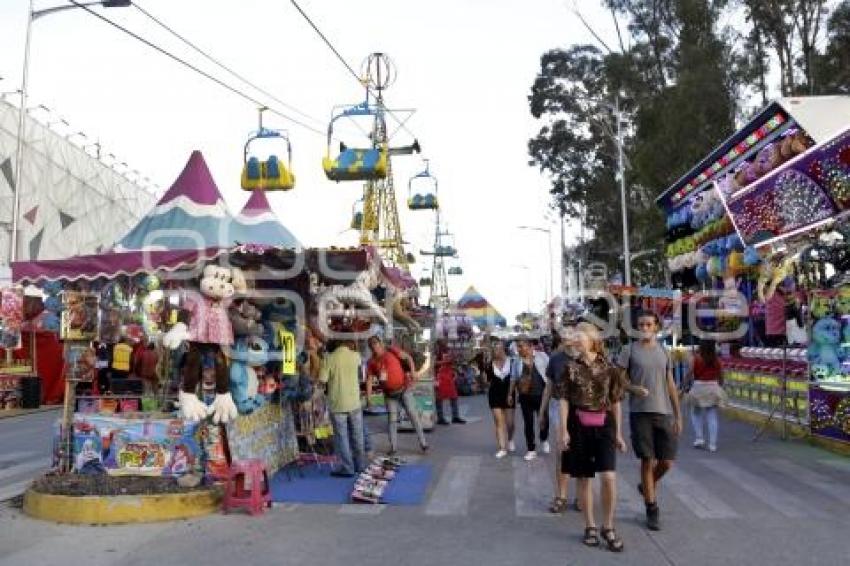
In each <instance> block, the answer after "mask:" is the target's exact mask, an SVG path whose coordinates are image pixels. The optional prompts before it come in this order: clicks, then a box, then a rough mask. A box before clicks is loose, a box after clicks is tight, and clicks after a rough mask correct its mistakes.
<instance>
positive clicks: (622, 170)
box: [614, 95, 632, 287]
mask: <svg viewBox="0 0 850 566" xmlns="http://www.w3.org/2000/svg"><path fill="white" fill-rule="evenodd" d="M614 119H615V120H617V169H618V171H617V174H618V175H619V177H620V208H621V210H622V213H623V259H624V260H625V269H626V273H625V277H624V282H625V284H626V287H631V286H632V257H631V253H630V251H629V215H628V211H627V209H628V207H627V206H626V167H625V164H624V163H623V117H622V115H621V114H620V97H619V95H618V96H616V97H614Z"/></svg>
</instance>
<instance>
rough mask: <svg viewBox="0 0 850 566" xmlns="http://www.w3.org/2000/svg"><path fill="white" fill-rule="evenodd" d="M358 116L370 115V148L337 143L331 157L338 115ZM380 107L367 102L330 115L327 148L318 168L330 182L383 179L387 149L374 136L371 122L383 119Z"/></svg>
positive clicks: (385, 169)
mask: <svg viewBox="0 0 850 566" xmlns="http://www.w3.org/2000/svg"><path fill="white" fill-rule="evenodd" d="M358 116H372V117H373V128H372V132H370V133H369V134H368V136H369V138H370V139H371V147H361V148H354V147H348V146H347V145H346V144H345V143H344V142H339V153H338V154H337V155H336V156H332V150H333V141H334V126H335V124H336V123H337V120H339V119H340V118H355V117H358ZM383 119H384V118H383V114H382V110H381V109H380V108H379V107H378V106H374V105H370V104H369V102H368V101H366V102H363V103H361V104H357V105H355V106H350V107H347V108H344V109H342V110H341V111H337V110H336V109H335V111H334V115H333V116H332V117H331V121H330V124H328V151H327V154H326V155H325V157H324V158H323V159H322V168H323V169H324V170H325V175H327V177H328V179H330V180H331V181H337V182H339V181H375V180H378V179H385V178H386V176H387V164H388V154H389V152H388V150H387V144H386V142H383V141H377V140H376V139H375V134H374V132H375V131H376V129H377V128H375V127H374V122H377V121H379V120H383Z"/></svg>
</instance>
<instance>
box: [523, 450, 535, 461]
mask: <svg viewBox="0 0 850 566" xmlns="http://www.w3.org/2000/svg"><path fill="white" fill-rule="evenodd" d="M523 458H524V459H525V461H526V462H531V461H532V460H534V459H535V458H537V452H536V451H534V450H529V451H528V452H526V453H525V456H523Z"/></svg>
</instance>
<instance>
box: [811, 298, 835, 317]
mask: <svg viewBox="0 0 850 566" xmlns="http://www.w3.org/2000/svg"><path fill="white" fill-rule="evenodd" d="M809 308H810V311H811V313H812V316H813V317H814V318H816V319H821V318H825V317H828V316H830V315H831V314H832V301H831V300H830V299H829V297H827V296H824V295H814V296H813V297H812V302H811V306H810V307H809Z"/></svg>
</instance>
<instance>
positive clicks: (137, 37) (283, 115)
mask: <svg viewBox="0 0 850 566" xmlns="http://www.w3.org/2000/svg"><path fill="white" fill-rule="evenodd" d="M68 2H69V3H71V4H73V5H74V6H76V7H78V8H82V9H83V10H85V11H86V12H88V13H89V14H91V15H92V16H94V17H96V18H97V19H99V20H101V21H103V22H106V23H107V24H109V25H110V26H112V27H114V28H116V29H118V30H119V31H122V32H124V33H125V34H127V35H129V36H130V37H132V38H133V39H135V40H137V41H139V42H141V43H144V44H145V45H147V46H148V47H150V48H151V49H153V50H155V51H158V52H159V53H161V54H163V55H165V56H166V57H168V58H169V59H172V60H173V61H176V62H177V63H180V64H181V65H183V66H184V67H186V68H188V69H190V70H192V71H195V72H196V73H198V74H199V75H201V76H203V77H205V78H206V79H209V80H210V81H212V82H214V83H216V84H217V85H219V86H221V87H223V88H225V89H227V90H229V91H230V92H232V93H233V94H235V95H237V96H240V97H242V98H244V99H245V100H248V101H250V102H252V103H254V104H256V105H257V106H264V107H268V105H267V104H264V103H263V102H262V101H260V100H258V99H257V98H255V97H253V96H251V95H250V94H247V93H245V92H243V91H241V90H239V89H238V88H236V87H234V86H231V85H229V84H227V83H226V82H224V81H223V80H221V79H219V78H218V77H215V76H213V75H211V74H210V73H208V72H206V71H204V70H203V69H199V68H198V67H196V66H194V65H192V64H191V63H189V62H188V61H186V60H185V59H181V58H180V57H178V56H177V55H175V54H173V53H171V52H170V51H167V50H166V49H164V48H162V47H160V46H159V45H156V44H155V43H153V42H151V41H149V40H147V39H145V38H144V37H142V36H140V35H139V34H137V33H135V32H133V31H131V30H129V29H127V28H126V27H124V26H122V25H121V24H119V23H117V22H115V21H113V20H110V19H109V18H107V17H106V16H102V15H100V14H98V13H97V12H95V11H94V10H92V9H91V8H89V7H88V6H86V5H85V4H81V3H80V2H77V0H68ZM268 108H269V111H270V112H272V113H273V114H276V115H278V116H280V117H281V118H283V119H285V120H288V121H289V122H292V123H293V124H296V125H298V126H301V127H302V128H304V129H306V130H310V131H311V132H314V133H316V134H318V135H320V136H322V137H325V136H326V135H327V132H324V131H322V130H319V129H318V128H315V127H313V126H311V125H309V124H306V123H304V122H303V121H301V120H298V119H297V118H293V117H292V116H290V115H289V114H286V113H285V112H281V111H280V110H277V109H275V108H271V107H268Z"/></svg>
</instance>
